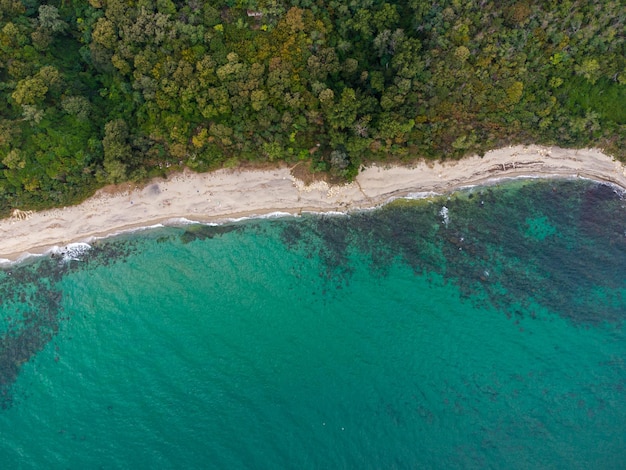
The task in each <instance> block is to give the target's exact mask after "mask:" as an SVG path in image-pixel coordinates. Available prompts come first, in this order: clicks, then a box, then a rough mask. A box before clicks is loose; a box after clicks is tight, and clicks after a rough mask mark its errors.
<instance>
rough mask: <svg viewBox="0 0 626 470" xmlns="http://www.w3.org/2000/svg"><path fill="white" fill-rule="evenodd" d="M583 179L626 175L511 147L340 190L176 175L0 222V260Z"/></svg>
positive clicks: (622, 181) (234, 174)
mask: <svg viewBox="0 0 626 470" xmlns="http://www.w3.org/2000/svg"><path fill="white" fill-rule="evenodd" d="M522 176H534V177H572V178H576V177H584V178H590V179H594V180H599V181H605V182H611V183H614V184H617V185H619V186H621V187H623V188H626V169H625V167H624V166H623V165H622V164H621V163H619V162H617V161H615V160H614V159H613V158H611V157H610V156H607V155H605V154H603V153H602V152H601V151H600V150H597V149H581V150H570V149H562V148H557V147H551V148H548V147H539V146H516V147H507V148H502V149H498V150H494V151H491V152H488V153H487V154H486V155H485V156H484V157H482V158H481V157H478V156H473V157H468V158H464V159H462V160H460V161H455V162H444V163H443V164H440V163H436V164H427V163H417V164H415V165H413V167H411V168H408V167H399V166H390V167H386V166H378V165H373V166H370V167H368V168H366V169H365V170H364V171H362V172H361V173H360V174H359V175H358V176H357V178H356V181H355V182H353V183H350V184H347V185H341V186H330V187H329V186H328V185H327V184H326V183H314V184H312V185H311V186H308V187H305V186H304V185H303V184H302V182H301V181H299V180H296V179H295V178H293V177H292V176H291V174H290V170H289V168H287V167H282V168H276V169H273V170H254V171H239V170H234V171H233V170H219V171H216V172H213V173H205V174H197V173H192V172H187V171H186V172H183V173H180V174H176V175H172V176H170V177H169V178H168V179H167V180H163V179H157V180H154V181H152V182H151V183H150V184H148V185H147V186H144V187H141V188H136V189H127V190H125V191H124V192H118V193H114V194H111V193H110V191H103V190H101V191H98V192H97V193H96V194H95V195H94V196H93V197H91V198H89V199H88V200H86V201H85V202H83V203H82V204H80V205H78V206H73V207H64V208H62V209H53V210H46V211H42V212H36V213H34V214H32V215H30V216H29V217H28V218H27V219H25V220H18V219H17V218H15V217H13V218H8V219H2V220H0V259H1V258H4V259H6V260H16V259H19V258H21V257H22V256H26V255H28V254H29V253H33V254H37V253H43V252H45V251H46V250H47V249H49V248H51V247H53V246H64V245H67V244H68V243H71V242H78V241H87V242H89V240H91V239H92V238H94V237H103V236H106V235H109V234H113V233H119V232H121V231H124V230H130V229H133V228H138V227H143V226H149V225H153V224H157V223H163V224H168V223H170V224H174V223H176V219H177V218H181V217H184V218H187V219H190V220H195V221H223V220H226V219H230V218H238V217H244V216H254V215H264V214H269V213H273V212H277V211H280V212H288V213H292V214H298V213H300V212H302V211H319V212H323V211H349V210H355V209H360V208H366V207H372V206H376V205H379V204H382V203H384V202H386V201H388V200H389V199H390V198H393V197H400V196H406V195H408V194H411V193H448V192H451V191H453V190H455V189H458V188H460V187H463V186H469V185H481V184H489V183H491V182H494V181H497V180H498V179H501V178H510V177H522Z"/></svg>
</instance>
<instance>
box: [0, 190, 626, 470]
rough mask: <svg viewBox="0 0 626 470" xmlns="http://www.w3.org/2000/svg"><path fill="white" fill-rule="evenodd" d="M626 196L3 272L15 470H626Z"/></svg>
mask: <svg viewBox="0 0 626 470" xmlns="http://www.w3.org/2000/svg"><path fill="white" fill-rule="evenodd" d="M625 289H626V201H624V198H623V195H622V194H621V193H620V192H619V191H617V190H616V189H614V188H612V187H610V186H607V185H602V184H599V183H595V182H589V181H550V180H516V181H510V182H506V183H502V184H500V185H498V186H491V187H480V188H478V187H477V188H471V189H468V190H465V191H460V192H457V193H454V194H453V195H450V196H442V197H436V198H431V199H422V200H414V201H412V200H398V201H395V202H394V203H391V204H388V205H386V206H384V207H383V208H380V209H376V210H371V211H364V212H360V213H354V214H351V215H349V216H338V215H334V216H319V215H307V216H303V217H299V218H283V219H266V220H249V221H246V222H240V223H234V224H229V225H222V226H204V225H190V226H186V227H181V228H163V229H156V230H151V231H144V232H141V233H138V234H135V235H126V236H121V237H117V238H112V239H107V240H101V241H99V242H95V243H94V244H93V246H92V248H91V249H90V250H88V251H87V252H85V253H82V254H80V255H78V254H77V255H75V256H68V255H67V254H65V256H64V254H63V253H58V254H57V255H55V256H54V257H44V258H39V259H34V260H31V261H29V262H25V263H22V264H20V265H15V266H11V267H8V268H6V269H5V270H4V271H0V313H1V316H0V405H1V408H0V464H2V468H16V469H19V468H24V469H27V468H46V469H48V468H220V469H221V468H229V469H231V468H235V469H236V468H241V469H244V468H263V469H264V468H350V469H352V468H377V469H378V468H385V469H393V468H398V469H404V468H480V469H484V468H510V469H516V468H520V469H522V468H564V469H565V468H567V469H572V468H580V469H588V468H599V469H621V468H624V462H626V399H625V396H626V362H625V361H626V335H625V330H624V320H625V318H626V290H625Z"/></svg>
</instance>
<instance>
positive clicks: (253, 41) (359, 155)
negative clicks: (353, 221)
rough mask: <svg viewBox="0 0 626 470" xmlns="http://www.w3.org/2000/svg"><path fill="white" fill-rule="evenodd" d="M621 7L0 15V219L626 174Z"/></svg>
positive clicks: (129, 5) (312, 4)
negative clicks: (368, 167)
mask: <svg viewBox="0 0 626 470" xmlns="http://www.w3.org/2000/svg"><path fill="white" fill-rule="evenodd" d="M625 28H626V11H625V7H624V3H623V0H559V1H556V0H518V1H513V0H497V1H496V0H463V1H461V0H430V1H426V0H403V1H401V2H400V1H394V0H389V1H383V0H211V1H202V0H180V1H175V0H58V1H49V2H40V1H37V0H21V1H20V0H0V93H1V94H2V99H0V215H5V214H7V213H8V212H9V210H10V209H11V208H13V207H20V208H29V207H30V208H42V207H50V206H59V205H65V204H71V203H74V202H77V201H79V200H81V199H82V198H84V197H86V196H87V195H89V194H91V193H92V192H93V191H94V189H95V188H97V187H99V186H102V185H105V184H108V183H117V182H123V181H129V180H134V181H138V180H144V179H146V178H148V177H151V176H155V175H163V174H166V173H167V172H168V171H171V170H172V169H180V168H181V167H183V166H186V167H189V168H191V169H194V170H198V171H204V170H209V169H213V168H218V167H223V166H227V167H232V166H237V165H240V164H242V163H245V162H276V161H288V162H294V163H295V162H298V161H303V162H305V163H307V164H309V165H310V167H311V169H312V171H319V172H328V173H329V174H331V175H334V176H335V177H338V178H351V177H353V176H354V175H355V174H356V173H357V172H358V169H359V167H360V166H361V165H362V164H363V163H364V162H368V161H380V160H391V161H403V160H410V159H415V158H428V159H441V158H459V157H460V156H462V155H465V154H469V153H481V152H484V151H485V150H488V149H490V148H494V147H498V146H502V145H505V144H510V143H528V142H533V143H542V144H549V145H552V144H556V145H560V146H564V147H575V146H600V147H602V148H605V149H606V151H607V152H610V153H612V154H614V155H616V156H618V157H619V158H623V157H624V156H626V46H625V41H624V36H625V34H624V32H625Z"/></svg>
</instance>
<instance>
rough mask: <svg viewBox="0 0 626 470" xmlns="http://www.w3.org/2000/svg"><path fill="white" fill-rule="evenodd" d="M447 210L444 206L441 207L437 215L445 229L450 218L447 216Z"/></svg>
mask: <svg viewBox="0 0 626 470" xmlns="http://www.w3.org/2000/svg"><path fill="white" fill-rule="evenodd" d="M449 212H450V211H449V210H448V208H447V207H446V206H443V207H442V208H441V210H440V211H439V215H440V216H441V219H442V221H443V224H444V225H445V226H446V227H447V226H448V224H449V223H450V216H449Z"/></svg>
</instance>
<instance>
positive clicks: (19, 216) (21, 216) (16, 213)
mask: <svg viewBox="0 0 626 470" xmlns="http://www.w3.org/2000/svg"><path fill="white" fill-rule="evenodd" d="M32 215H33V211H21V210H19V209H13V212H11V218H12V219H16V220H26V219H28V218H30V217H31V216H32Z"/></svg>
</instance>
